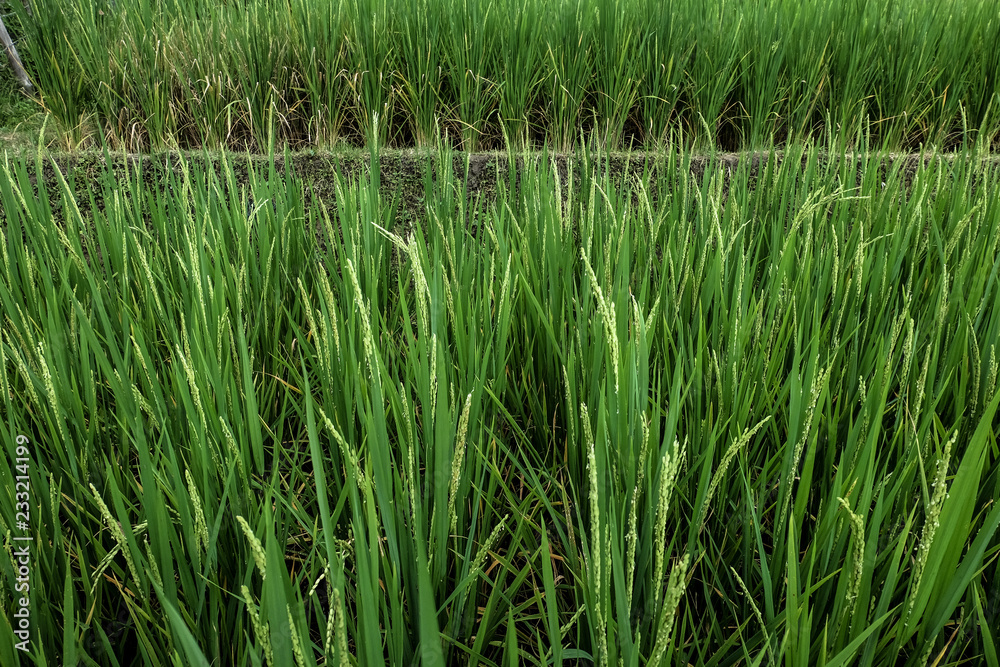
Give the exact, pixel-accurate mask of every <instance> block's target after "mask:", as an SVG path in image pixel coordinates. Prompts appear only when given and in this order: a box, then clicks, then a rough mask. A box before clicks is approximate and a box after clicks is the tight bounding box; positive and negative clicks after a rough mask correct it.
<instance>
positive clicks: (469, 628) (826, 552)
mask: <svg viewBox="0 0 1000 667" xmlns="http://www.w3.org/2000/svg"><path fill="white" fill-rule="evenodd" d="M441 150H442V151H444V154H445V158H446V159H442V160H440V161H439V163H438V165H439V166H438V167H436V168H435V169H436V171H435V172H433V173H431V172H428V174H427V178H426V181H425V182H426V184H427V185H426V192H425V200H424V203H425V208H424V213H423V215H421V216H420V217H419V219H417V220H415V221H414V220H409V221H403V220H401V219H400V218H399V216H398V209H397V206H396V202H395V201H394V200H393V198H392V197H391V195H389V194H387V193H384V192H382V191H381V190H380V187H379V183H380V174H379V172H378V169H377V167H376V168H374V169H371V170H369V171H368V172H366V173H364V174H362V175H361V176H360V177H358V178H356V179H348V178H344V177H340V178H338V179H337V182H336V184H335V203H334V205H325V204H322V203H321V200H318V199H315V198H310V197H309V196H308V195H309V192H308V189H307V188H306V185H305V184H304V183H303V182H302V181H301V180H299V178H298V177H297V176H296V175H295V174H294V173H291V172H282V171H281V170H279V169H277V168H276V167H275V163H274V162H272V163H270V165H266V166H265V167H264V168H262V169H251V170H250V175H249V177H248V178H247V179H246V180H240V179H238V178H237V177H236V173H237V172H236V170H235V169H234V166H233V165H232V164H231V160H233V159H234V158H232V157H225V156H223V157H222V158H221V161H220V162H219V163H218V165H217V167H211V166H209V165H211V164H212V163H211V162H209V161H207V160H203V159H201V158H198V157H197V156H192V157H188V158H184V157H179V158H177V161H176V162H175V164H174V165H173V166H174V168H173V169H172V170H171V171H170V174H169V176H168V177H166V179H165V180H164V181H163V182H160V183H154V184H152V185H151V184H150V183H149V181H148V179H147V178H146V174H145V173H144V172H143V171H142V167H141V163H131V162H128V161H122V162H120V165H123V166H121V167H119V168H115V169H112V168H111V167H108V168H107V169H106V170H105V171H104V172H103V173H102V174H101V175H100V176H99V178H98V180H97V182H96V184H93V185H92V187H91V188H89V190H88V189H86V188H81V187H80V186H81V184H80V183H78V182H77V180H76V177H75V176H74V174H73V173H72V172H68V173H66V174H62V173H61V172H59V171H58V170H57V169H52V168H46V166H47V165H46V158H45V157H44V155H42V154H39V156H38V157H37V159H36V160H27V161H26V160H20V159H13V158H9V157H8V158H6V159H5V160H4V162H3V164H2V169H0V207H2V208H0V221H2V226H0V232H2V238H0V263H2V267H0V272H2V273H3V280H2V281H0V302H2V307H3V312H4V319H3V328H2V340H0V371H2V375H0V391H2V402H0V405H2V408H0V410H2V415H3V419H2V420H0V424H2V426H0V428H2V434H3V443H4V449H5V456H4V457H3V458H2V461H3V463H2V464H0V478H2V488H3V489H4V490H5V492H4V493H3V494H0V534H2V535H3V539H4V556H3V557H2V558H0V569H2V579H3V582H4V584H3V586H2V587H0V599H2V604H3V608H4V609H5V610H6V609H14V608H15V607H14V605H15V604H16V603H17V599H16V598H17V596H18V595H19V593H17V592H15V582H16V580H17V577H18V572H19V570H18V567H19V566H18V563H17V560H16V558H15V556H14V550H15V548H19V546H20V545H21V544H22V542H19V541H15V538H16V537H19V536H22V535H24V534H29V535H30V541H29V542H28V544H29V545H30V563H31V568H30V575H29V576H28V583H29V584H30V597H31V603H30V608H31V622H30V623H31V625H30V627H31V635H30V639H31V641H30V642H29V644H28V645H27V646H28V648H29V651H28V652H27V653H21V652H19V651H18V649H17V648H16V647H15V646H16V644H17V643H18V642H19V641H20V639H19V637H18V636H17V635H16V634H15V631H16V630H17V629H18V628H17V627H16V626H15V625H14V623H15V621H14V620H12V619H13V617H12V616H9V615H8V614H5V615H4V617H3V619H4V620H3V622H2V623H0V662H2V663H3V664H11V665H13V664H18V660H20V661H21V663H22V664H43V663H44V664H49V663H52V662H64V663H69V664H77V663H78V662H81V661H83V662H86V663H87V664H100V665H104V664H108V665H110V664H163V663H181V664H212V663H215V664H261V665H292V664H297V665H319V664H364V665H382V664H413V663H415V662H417V661H419V662H421V663H424V664H477V665H499V664H521V663H524V664H539V665H540V664H600V665H605V664H608V665H616V664H629V665H646V664H657V665H659V664H699V665H712V666H715V665H719V666H721V665H732V664H737V663H741V662H746V663H754V664H778V663H787V664H807V663H808V664H812V663H823V664H827V665H845V664H862V665H895V664H904V665H924V664H927V663H928V662H936V663H937V664H940V665H943V664H959V663H967V662H970V661H972V662H978V663H982V664H988V665H996V664H998V661H997V653H996V642H997V640H998V638H1000V637H998V635H997V631H996V627H997V622H996V620H997V609H998V606H1000V602H998V600H1000V595H998V593H997V591H998V588H997V583H998V574H1000V573H998V570H997V556H998V554H1000V539H998V537H997V527H998V525H1000V505H998V503H997V499H998V498H1000V476H998V471H1000V467H998V449H997V437H996V433H997V426H998V423H1000V422H998V418H997V406H998V403H1000V393H998V391H997V353H996V346H997V341H998V339H1000V331H998V329H1000V320H998V318H997V317H996V313H997V312H998V309H997V305H998V303H997V302H998V298H1000V296H998V294H1000V292H998V289H1000V288H998V284H997V280H996V276H997V267H998V266H1000V252H998V244H1000V194H998V193H1000V189H998V188H997V187H996V184H997V179H998V176H1000V175H998V173H997V169H996V167H995V165H994V164H993V163H992V162H989V161H985V160H983V159H982V158H981V154H980V153H976V152H969V153H966V154H963V155H961V156H958V157H955V158H952V159H945V158H942V157H940V156H936V155H926V156H924V157H925V158H926V159H924V160H921V161H920V162H919V164H918V165H917V166H916V167H915V168H913V169H911V170H906V169H904V168H903V166H902V164H901V163H899V162H897V163H894V166H893V167H892V168H891V169H889V170H888V172H887V173H880V172H885V170H884V169H882V166H883V162H882V159H883V158H884V155H883V154H881V153H878V152H874V151H872V152H868V153H864V154H859V155H852V154H849V153H846V152H842V153H836V152H827V151H825V150H819V149H816V148H805V147H800V148H797V149H794V150H790V151H788V152H787V153H786V154H784V156H782V159H779V156H778V155H777V154H776V153H774V152H771V153H770V154H768V155H766V156H765V157H764V158H763V159H762V161H760V162H759V163H756V164H755V163H751V162H749V161H745V162H743V163H741V164H740V165H739V166H738V167H737V168H736V169H734V170H732V171H731V172H728V171H727V170H725V169H722V165H721V164H718V163H713V164H712V165H710V166H709V168H708V169H707V170H706V171H705V176H704V177H703V178H695V177H694V176H692V174H691V171H690V162H691V159H692V154H691V153H690V152H687V151H683V150H679V149H677V148H674V149H673V150H670V151H668V152H666V153H663V154H661V155H660V156H659V157H658V158H657V159H659V160H661V161H662V163H661V164H658V165H654V164H650V165H649V167H650V169H653V168H654V167H657V168H658V169H660V170H661V171H660V174H661V179H662V180H660V181H658V182H657V183H658V187H657V188H656V189H655V191H654V190H653V189H652V188H651V187H650V186H648V185H647V181H646V179H636V180H634V181H622V180H620V179H618V178H617V177H615V176H613V175H611V174H610V173H609V171H608V170H607V169H605V168H604V165H603V164H602V162H601V161H600V160H598V159H594V158H592V157H590V156H589V154H586V153H584V154H581V155H579V156H577V157H574V158H571V164H570V168H569V169H568V170H567V171H565V172H561V170H560V169H558V168H556V165H555V163H553V162H551V161H550V160H549V159H548V158H547V157H546V156H544V155H542V156H536V157H533V158H531V157H526V158H523V161H522V164H521V167H520V169H518V168H516V167H514V166H512V168H511V171H510V172H509V173H507V174H499V175H498V176H499V177H500V178H501V181H502V182H503V187H501V188H500V191H499V192H498V194H497V197H496V199H495V200H493V201H489V202H487V201H486V200H481V199H480V200H476V199H468V198H466V196H465V189H464V187H463V184H462V178H461V174H460V173H459V174H456V173H454V171H453V167H454V161H453V160H452V159H451V157H452V156H451V155H450V154H448V153H447V149H446V148H444V147H443V148H441ZM373 157H375V156H373ZM512 158H513V156H512ZM106 159H107V160H108V162H109V163H113V162H114V161H115V160H114V156H113V155H110V154H109V155H106ZM286 164H288V163H287V162H286ZM371 164H373V165H377V161H374V160H373V161H372V163H371ZM510 164H511V165H515V161H514V160H513V159H512V160H511V162H510ZM136 165H139V166H136ZM664 174H665V176H664ZM38 184H43V185H44V186H45V187H43V188H37V187H36V185H38ZM88 191H89V192H90V195H81V194H79V193H81V192H88ZM248 201H249V202H251V204H250V207H249V209H248V206H247V202H248ZM19 436H24V437H23V438H19ZM25 442H27V443H29V444H28V445H25V444H24V443H25ZM19 447H20V448H21V449H18V448H19ZM24 458H27V459H28V462H27V463H24V464H20V463H18V460H19V459H24ZM18 465H23V466H24V467H22V468H18ZM19 475H22V476H23V475H27V477H28V478H29V481H30V489H31V498H30V514H31V520H30V530H25V529H23V528H21V527H19V524H18V523H17V521H18V520H17V519H16V512H17V511H19V510H18V509H17V503H18V502H20V500H18V499H16V498H15V495H14V489H15V484H14V482H15V478H17V477H18V476H19Z"/></svg>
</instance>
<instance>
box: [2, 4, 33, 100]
mask: <svg viewBox="0 0 1000 667" xmlns="http://www.w3.org/2000/svg"><path fill="white" fill-rule="evenodd" d="M0 46H2V47H3V49H4V51H6V52H7V60H9V61H10V67H11V69H12V70H14V76H15V77H17V81H18V83H20V84H21V88H22V89H24V91H25V92H27V93H30V92H31V91H32V90H33V89H34V86H32V85H31V79H29V78H28V73H27V72H25V71H24V66H23V65H22V64H21V59H20V58H19V57H18V56H17V48H15V47H14V42H13V41H12V40H11V38H10V35H9V34H7V27H6V26H4V24H3V17H2V16H0Z"/></svg>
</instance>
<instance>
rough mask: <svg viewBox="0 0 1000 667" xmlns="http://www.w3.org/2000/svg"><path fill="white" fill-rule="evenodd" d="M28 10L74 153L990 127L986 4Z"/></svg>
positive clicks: (753, 0)
mask: <svg viewBox="0 0 1000 667" xmlns="http://www.w3.org/2000/svg"><path fill="white" fill-rule="evenodd" d="M28 4H29V7H30V8H31V9H32V14H31V16H30V17H29V16H28V15H27V13H25V12H24V11H23V10H21V5H20V3H14V8H15V9H19V10H20V20H19V21H18V22H17V23H18V25H17V26H15V27H16V28H17V30H16V31H17V32H18V34H20V35H23V39H22V41H21V47H20V48H21V51H22V57H24V58H25V60H26V61H27V64H28V67H29V69H30V71H31V72H32V73H33V75H34V77H35V82H36V84H37V86H38V89H39V91H40V93H41V101H42V103H43V104H44V106H45V109H47V110H48V111H50V112H51V113H52V114H54V116H55V117H56V119H58V121H59V124H60V128H61V132H62V136H63V140H64V143H65V144H66V146H68V147H71V148H72V147H77V146H79V145H88V144H100V141H101V140H102V139H107V140H109V141H110V142H111V144H112V145H113V146H115V147H123V148H126V149H128V150H139V149H144V148H149V147H153V148H159V147H164V146H178V145H179V146H182V147H197V146H207V147H212V148H217V147H222V146H228V147H231V148H238V149H240V150H244V149H246V148H248V147H249V148H250V149H251V150H253V149H257V150H259V149H261V148H263V147H264V146H266V145H267V138H268V136H269V133H270V132H271V131H272V130H273V131H275V132H277V133H278V137H279V140H280V141H282V142H287V143H289V144H290V145H291V146H292V147H293V148H294V147H302V146H323V147H329V146H335V145H337V143H338V142H340V141H348V142H351V143H353V144H356V145H357V144H364V143H368V142H372V141H375V142H378V143H379V144H381V145H393V146H412V145H417V146H430V145H434V144H435V142H436V141H437V140H438V139H439V138H441V137H444V136H447V137H448V139H449V140H450V141H451V142H453V144H454V145H455V146H457V147H461V148H463V149H464V150H478V149H481V148H484V147H485V148H503V147H504V146H505V145H507V144H512V145H514V146H517V147H519V148H523V147H528V146H532V145H540V144H541V143H545V144H547V145H548V146H549V147H550V148H554V149H558V150H566V149H569V148H570V147H571V146H573V145H574V144H578V143H580V139H581V136H583V137H585V139H586V141H588V142H592V143H593V144H594V145H599V146H602V147H606V148H609V149H617V148H622V147H629V146H640V145H642V146H646V147H650V146H658V145H662V144H663V143H666V142H667V141H668V140H671V135H672V133H674V137H673V140H675V141H680V142H683V143H684V145H687V146H691V145H695V146H702V147H704V146H707V145H716V146H719V147H722V148H723V149H726V150H734V149H738V148H739V149H745V148H758V147H761V146H764V147H766V146H769V145H771V144H772V143H773V142H775V141H776V142H779V143H786V142H790V141H794V140H795V139H805V138H806V137H809V136H813V137H816V136H821V135H823V134H825V133H833V134H837V133H845V134H846V135H848V136H851V137H853V136H855V133H856V132H857V130H858V129H859V128H860V129H862V130H863V131H864V132H865V133H868V134H870V135H871V140H872V141H873V142H874V143H875V144H876V145H879V146H883V147H886V148H891V149H896V150H898V149H909V148H916V147H917V146H919V145H924V146H931V145H933V146H936V147H940V148H948V147H952V146H953V145H954V143H955V141H956V140H957V138H959V137H964V138H967V139H968V138H979V137H978V134H979V133H985V135H986V136H988V137H990V138H995V137H996V136H997V131H998V130H1000V108H998V107H1000V97H998V96H997V91H998V85H1000V49H997V48H996V45H997V44H998V43H1000V5H998V4H997V3H996V2H993V1H992V0H940V1H938V2H917V1H916V0H895V1H892V2H860V1H850V2H844V1H843V0H805V1H802V0H672V1H671V2H669V3H664V2H662V1H661V0H559V1H558V2H540V1H538V0H405V1H404V2H402V3H400V2H390V1H389V0H334V1H332V2H317V1H316V0H280V1H278V0H223V1H221V2H220V1H217V0H135V1H133V2H118V3H117V4H115V3H113V2H111V0H30V2H29V3H28ZM12 29H14V28H12ZM376 116H377V118H378V119H379V121H380V122H378V123H376V121H375V118H376Z"/></svg>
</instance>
